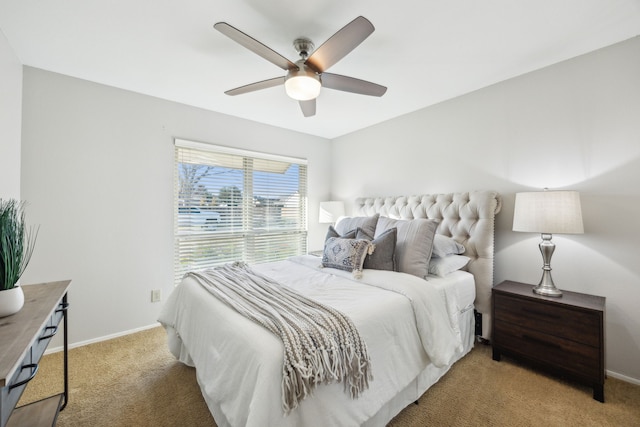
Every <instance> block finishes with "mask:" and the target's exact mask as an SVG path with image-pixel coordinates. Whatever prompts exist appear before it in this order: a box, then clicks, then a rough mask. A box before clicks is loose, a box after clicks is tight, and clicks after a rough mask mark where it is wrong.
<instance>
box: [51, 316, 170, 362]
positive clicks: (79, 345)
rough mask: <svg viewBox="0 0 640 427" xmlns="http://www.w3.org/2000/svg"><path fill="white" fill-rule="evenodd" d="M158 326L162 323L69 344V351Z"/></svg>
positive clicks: (54, 351) (55, 351)
mask: <svg viewBox="0 0 640 427" xmlns="http://www.w3.org/2000/svg"><path fill="white" fill-rule="evenodd" d="M158 326H160V323H158V322H156V323H154V324H153V325H147V326H142V327H140V328H136V329H130V330H128V331H123V332H118V333H117V334H111V335H105V336H103V337H99V338H93V339H90V340H86V341H80V342H77V343H73V344H69V350H71V349H72V348H76V347H82V346H85V345H89V344H94V343H97V342H101V341H107V340H111V339H114V338H118V337H123V336H125V335H130V334H135V333H136V332H141V331H146V330H147V329H151V328H156V327H158ZM63 349H64V347H63V346H59V347H53V348H48V349H47V350H46V351H45V352H44V354H51V353H57V352H59V351H62V350H63Z"/></svg>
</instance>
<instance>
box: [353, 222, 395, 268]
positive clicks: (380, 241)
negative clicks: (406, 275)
mask: <svg viewBox="0 0 640 427" xmlns="http://www.w3.org/2000/svg"><path fill="white" fill-rule="evenodd" d="M356 238H358V239H367V240H371V243H373V245H374V246H375V248H374V249H373V253H372V254H371V255H367V257H366V258H365V259H364V266H363V268H369V269H372V270H389V271H397V270H396V241H397V238H398V229H397V228H395V227H394V228H390V229H388V230H387V231H385V232H384V233H382V234H380V235H379V236H378V237H377V238H375V239H374V238H373V236H372V235H369V234H367V233H365V232H364V230H362V229H361V228H358V233H357V234H356Z"/></svg>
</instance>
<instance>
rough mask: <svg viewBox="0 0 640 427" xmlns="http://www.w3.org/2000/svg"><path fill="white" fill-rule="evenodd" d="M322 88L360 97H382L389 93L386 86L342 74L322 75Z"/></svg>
mask: <svg viewBox="0 0 640 427" xmlns="http://www.w3.org/2000/svg"><path fill="white" fill-rule="evenodd" d="M320 78H321V79H322V87H326V88H329V89H335V90H342V91H345V92H352V93H358V94H360V95H369V96H382V95H384V94H385V92H386V91H387V88H386V87H385V86H381V85H379V84H376V83H371V82H368V81H366V80H360V79H356V78H353V77H348V76H342V75H340V74H332V73H322V76H320Z"/></svg>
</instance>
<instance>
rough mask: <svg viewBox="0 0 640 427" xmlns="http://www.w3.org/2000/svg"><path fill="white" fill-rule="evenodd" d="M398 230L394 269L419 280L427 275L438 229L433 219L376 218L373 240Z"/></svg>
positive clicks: (436, 222)
mask: <svg viewBox="0 0 640 427" xmlns="http://www.w3.org/2000/svg"><path fill="white" fill-rule="evenodd" d="M394 227H395V228H397V229H398V236H397V240H396V267H397V269H398V271H399V272H401V273H408V274H412V275H414V276H418V277H421V278H423V279H424V278H426V277H427V275H428V274H429V259H430V258H431V251H432V250H433V236H434V235H435V233H436V228H437V227H438V221H437V220H434V219H426V218H416V219H391V218H387V217H384V216H381V217H379V218H378V224H377V225H376V234H375V236H374V237H375V238H376V239H377V238H378V237H379V236H380V235H381V234H382V233H384V232H385V231H387V230H389V229H391V228H394Z"/></svg>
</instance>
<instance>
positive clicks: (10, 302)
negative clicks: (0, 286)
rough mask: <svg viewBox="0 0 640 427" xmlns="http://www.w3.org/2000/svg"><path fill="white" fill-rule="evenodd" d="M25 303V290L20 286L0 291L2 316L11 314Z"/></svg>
mask: <svg viewBox="0 0 640 427" xmlns="http://www.w3.org/2000/svg"><path fill="white" fill-rule="evenodd" d="M23 305H24V292H22V288H21V287H20V286H15V287H13V288H11V289H7V290H5V291H0V317H5V316H11V315H12V314H16V313H17V312H19V311H20V309H21V308H22V306H23Z"/></svg>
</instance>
